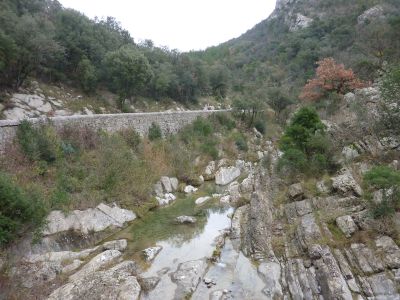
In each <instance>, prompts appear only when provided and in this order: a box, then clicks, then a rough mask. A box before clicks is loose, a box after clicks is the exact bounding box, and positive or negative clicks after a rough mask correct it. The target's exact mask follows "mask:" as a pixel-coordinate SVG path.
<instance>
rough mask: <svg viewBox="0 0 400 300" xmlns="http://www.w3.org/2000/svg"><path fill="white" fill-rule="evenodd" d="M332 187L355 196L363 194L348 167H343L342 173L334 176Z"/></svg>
mask: <svg viewBox="0 0 400 300" xmlns="http://www.w3.org/2000/svg"><path fill="white" fill-rule="evenodd" d="M332 187H333V188H334V189H335V190H337V191H338V192H339V193H341V194H343V195H345V196H346V195H351V194H354V195H355V196H361V195H362V190H361V187H360V185H359V184H358V183H357V181H356V180H355V179H354V177H353V175H352V174H351V172H350V171H349V170H348V169H343V170H342V171H341V174H339V175H338V176H336V177H333V178H332Z"/></svg>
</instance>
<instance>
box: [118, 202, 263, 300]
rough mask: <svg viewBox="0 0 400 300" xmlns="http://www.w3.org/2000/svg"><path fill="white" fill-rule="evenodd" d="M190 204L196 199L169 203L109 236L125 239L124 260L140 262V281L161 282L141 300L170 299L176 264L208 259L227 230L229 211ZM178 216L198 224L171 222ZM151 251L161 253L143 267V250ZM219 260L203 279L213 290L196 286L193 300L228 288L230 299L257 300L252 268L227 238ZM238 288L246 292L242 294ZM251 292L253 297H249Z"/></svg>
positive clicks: (257, 283) (256, 280) (259, 286)
mask: <svg viewBox="0 0 400 300" xmlns="http://www.w3.org/2000/svg"><path fill="white" fill-rule="evenodd" d="M194 201H195V197H185V198H179V199H177V200H176V201H175V202H174V203H173V204H171V205H169V206H167V207H164V208H159V209H156V210H154V211H152V212H150V213H148V214H147V215H146V216H145V217H144V218H143V219H139V220H135V221H134V222H133V224H132V225H130V226H129V227H127V228H126V229H124V230H123V231H121V232H120V233H118V235H117V236H114V237H113V239H116V238H126V239H128V249H127V251H126V252H125V256H126V259H133V260H135V261H136V262H139V264H140V265H141V266H142V268H143V271H144V272H143V273H142V274H141V276H142V277H152V276H158V277H160V278H161V280H160V282H159V283H158V285H157V287H156V288H155V289H154V290H153V291H150V292H149V293H145V294H142V295H141V299H163V300H166V299H173V298H174V295H175V288H176V286H175V284H174V283H172V281H171V278H170V273H171V272H175V271H176V269H177V268H178V266H179V264H180V263H183V262H187V261H191V260H198V259H202V258H207V257H211V256H212V253H213V251H214V250H215V240H216V238H217V237H219V236H220V235H221V234H222V233H223V231H224V230H225V229H228V228H230V226H231V219H230V217H229V215H230V214H231V213H233V211H234V210H233V208H232V207H226V206H225V207H223V206H220V205H219V203H216V201H214V200H210V201H209V202H207V203H205V205H203V206H196V205H195V203H194ZM181 215H187V216H194V217H196V218H197V223H195V224H176V223H175V222H174V219H175V218H176V217H177V216H181ZM153 246H161V247H162V250H161V252H160V253H159V254H158V255H157V256H156V257H155V259H154V260H153V261H152V262H151V263H148V262H145V261H144V259H143V256H142V250H144V249H146V248H148V247H153ZM221 261H222V262H221V264H215V265H213V264H210V268H209V270H208V271H207V276H209V277H213V278H215V279H217V278H218V279H217V286H216V287H215V288H213V289H211V290H208V289H207V288H205V287H203V286H202V283H200V285H199V288H198V291H196V292H195V294H194V295H193V299H202V298H203V297H205V296H206V295H207V296H206V298H208V294H209V293H210V292H211V291H212V290H215V289H217V288H218V289H221V288H228V289H230V290H231V291H232V292H233V295H236V296H245V297H248V299H258V297H259V296H260V294H259V293H261V289H262V287H263V283H262V281H261V280H260V279H259V278H258V276H257V269H256V267H255V266H254V265H253V264H252V262H251V261H250V260H249V259H248V258H246V257H245V256H244V255H243V254H242V253H241V252H240V251H237V250H235V249H233V247H232V243H231V242H230V240H229V239H227V244H226V245H225V247H224V249H223V251H222V255H221ZM221 266H222V267H221ZM243 286H244V287H246V288H245V289H244V290H243V288H242V287H243ZM254 289H255V290H256V292H255V294H256V295H254V294H253V292H250V291H252V290H254ZM249 293H250V294H249ZM254 296H256V297H254ZM253 297H254V298H253Z"/></svg>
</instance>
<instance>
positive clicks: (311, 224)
mask: <svg viewBox="0 0 400 300" xmlns="http://www.w3.org/2000/svg"><path fill="white" fill-rule="evenodd" d="M296 238H297V241H298V243H299V245H300V246H301V247H302V248H303V250H307V249H308V247H310V246H311V245H313V244H315V243H317V242H318V241H319V240H320V239H321V238H322V234H321V230H320V229H319V226H318V224H317V223H316V221H315V217H314V215H313V214H308V215H305V216H303V217H301V219H300V224H299V226H298V227H297V230H296Z"/></svg>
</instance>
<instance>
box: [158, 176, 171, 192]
mask: <svg viewBox="0 0 400 300" xmlns="http://www.w3.org/2000/svg"><path fill="white" fill-rule="evenodd" d="M160 181H161V185H162V187H163V189H164V192H166V193H172V192H173V190H172V185H171V180H170V178H169V177H167V176H162V177H161V179H160Z"/></svg>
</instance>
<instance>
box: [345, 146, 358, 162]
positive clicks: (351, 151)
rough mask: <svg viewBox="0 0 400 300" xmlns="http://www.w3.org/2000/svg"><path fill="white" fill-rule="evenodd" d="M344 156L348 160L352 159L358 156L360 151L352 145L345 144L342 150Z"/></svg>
mask: <svg viewBox="0 0 400 300" xmlns="http://www.w3.org/2000/svg"><path fill="white" fill-rule="evenodd" d="M342 156H343V158H344V160H345V161H346V162H349V161H352V160H353V159H355V158H356V157H358V156H360V154H359V153H358V151H357V150H356V149H355V148H354V147H352V146H345V147H343V150H342Z"/></svg>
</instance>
